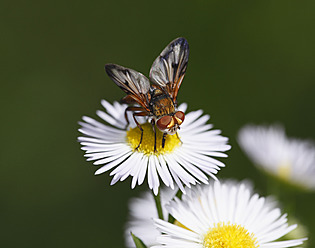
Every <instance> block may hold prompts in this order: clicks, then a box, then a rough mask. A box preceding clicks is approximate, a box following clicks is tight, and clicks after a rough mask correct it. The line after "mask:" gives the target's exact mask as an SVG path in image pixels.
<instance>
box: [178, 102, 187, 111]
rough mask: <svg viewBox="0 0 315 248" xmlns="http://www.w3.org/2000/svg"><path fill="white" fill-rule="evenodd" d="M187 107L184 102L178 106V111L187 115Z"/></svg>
mask: <svg viewBox="0 0 315 248" xmlns="http://www.w3.org/2000/svg"><path fill="white" fill-rule="evenodd" d="M187 107H188V105H187V103H185V102H184V103H181V104H180V105H179V106H178V110H180V111H183V112H184V113H185V112H186V110H187Z"/></svg>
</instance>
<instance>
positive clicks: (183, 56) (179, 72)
mask: <svg viewBox="0 0 315 248" xmlns="http://www.w3.org/2000/svg"><path fill="white" fill-rule="evenodd" d="M188 56H189V46H188V42H187V40H186V39H185V38H177V39H175V40H173V41H172V42H171V43H170V44H168V45H167V46H166V47H165V49H164V50H163V51H162V52H161V54H160V55H159V56H158V57H157V58H156V59H155V61H154V62H153V65H152V67H151V70H150V81H151V82H152V84H151V83H150V81H149V79H148V78H146V77H145V76H144V75H143V74H141V73H140V72H137V71H135V70H132V69H129V68H125V67H123V66H120V65H116V64H106V65H105V70H106V73H107V74H108V76H109V77H110V78H111V79H112V80H113V81H114V82H115V83H116V84H117V86H118V87H119V88H121V89H122V90H123V91H124V92H125V93H127V95H126V96H125V97H124V98H122V99H121V102H122V103H127V104H129V106H128V107H127V108H126V110H125V118H126V121H127V123H128V124H127V125H129V120H128V117H127V112H128V111H130V112H132V115H133V119H134V121H135V123H136V124H137V126H138V127H139V129H140V130H141V137H140V142H139V145H138V146H137V148H136V149H138V148H139V146H140V145H141V142H142V137H143V129H142V127H141V125H140V124H139V122H138V121H137V119H136V116H148V117H149V118H150V122H151V124H152V128H153V131H154V135H155V140H154V151H156V130H155V126H156V127H157V128H158V129H159V130H160V131H161V132H163V138H162V147H163V148H164V145H165V139H166V136H167V135H168V134H171V135H172V134H175V133H176V135H177V130H178V129H179V128H180V125H181V124H182V123H183V121H184V119H185V114H184V113H183V112H182V111H178V110H177V93H178V90H179V88H180V85H181V83H182V81H183V78H184V76H185V72H186V68H187V63H188Z"/></svg>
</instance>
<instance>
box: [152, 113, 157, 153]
mask: <svg viewBox="0 0 315 248" xmlns="http://www.w3.org/2000/svg"><path fill="white" fill-rule="evenodd" d="M151 125H152V129H153V132H154V152H156V130H155V121H154V119H152V120H151Z"/></svg>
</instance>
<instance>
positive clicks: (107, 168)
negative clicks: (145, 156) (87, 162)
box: [95, 152, 131, 175]
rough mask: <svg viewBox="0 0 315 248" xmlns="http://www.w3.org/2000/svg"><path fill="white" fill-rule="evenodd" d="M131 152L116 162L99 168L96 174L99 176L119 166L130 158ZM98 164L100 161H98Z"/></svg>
mask: <svg viewBox="0 0 315 248" xmlns="http://www.w3.org/2000/svg"><path fill="white" fill-rule="evenodd" d="M130 154H131V152H129V153H126V154H125V155H124V156H122V157H119V158H117V159H116V160H114V161H112V162H110V163H108V164H106V165H104V166H102V167H101V168H99V169H98V170H97V171H96V172H95V175H99V174H102V173H104V172H106V171H108V170H110V169H112V168H113V167H115V166H117V165H119V164H120V163H121V162H122V161H124V160H125V159H126V158H127V157H128V156H130ZM97 162H98V161H97Z"/></svg>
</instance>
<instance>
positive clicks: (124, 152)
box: [93, 149, 132, 165]
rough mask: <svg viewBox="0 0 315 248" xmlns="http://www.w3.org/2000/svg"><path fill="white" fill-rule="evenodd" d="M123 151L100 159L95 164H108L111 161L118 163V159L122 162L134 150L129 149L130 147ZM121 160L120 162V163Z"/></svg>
mask: <svg viewBox="0 0 315 248" xmlns="http://www.w3.org/2000/svg"><path fill="white" fill-rule="evenodd" d="M121 151H122V152H123V153H122V154H115V155H113V156H110V157H106V158H103V159H100V160H97V161H95V162H94V163H93V164H94V165H101V164H106V163H109V162H111V161H114V160H115V162H117V163H118V161H120V162H122V161H123V160H125V159H126V158H127V157H128V156H130V154H131V153H132V151H130V150H128V149H121ZM120 162H119V163H120Z"/></svg>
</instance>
